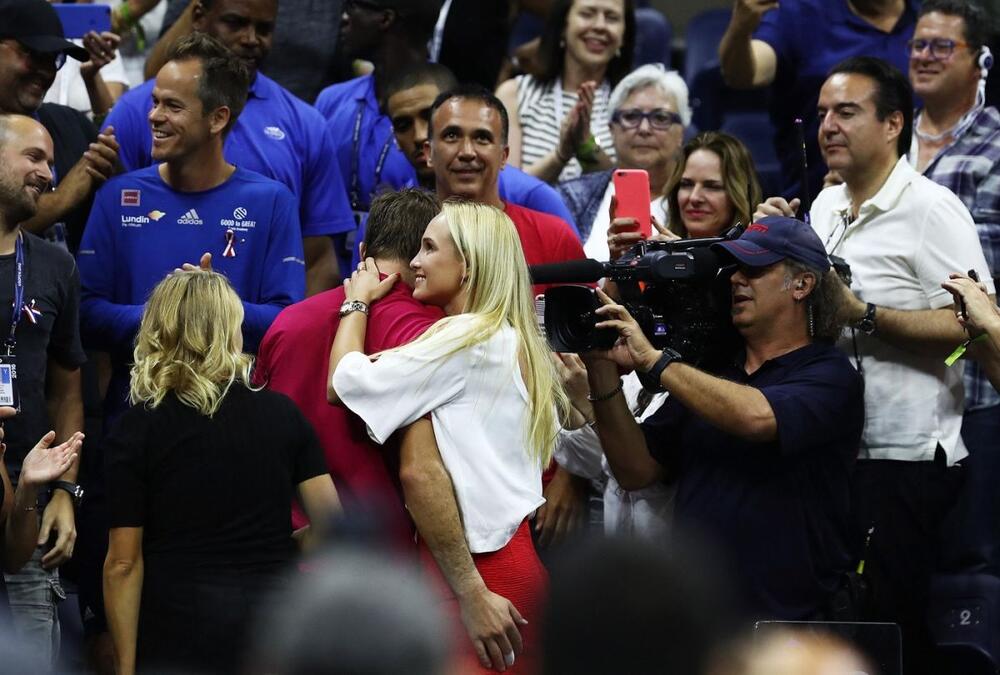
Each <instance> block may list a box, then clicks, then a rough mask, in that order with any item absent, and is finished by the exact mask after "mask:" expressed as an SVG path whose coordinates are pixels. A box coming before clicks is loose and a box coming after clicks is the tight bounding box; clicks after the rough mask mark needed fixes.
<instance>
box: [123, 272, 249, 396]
mask: <svg viewBox="0 0 1000 675" xmlns="http://www.w3.org/2000/svg"><path fill="white" fill-rule="evenodd" d="M242 324H243V304H242V303H241V302H240V299H239V297H238V296H237V295H236V291H234V290H233V287H232V286H230V285H229V281H227V280H226V278H225V277H224V276H222V275H221V274H219V273H217V272H206V271H201V270H198V271H193V272H174V273H173V274H171V275H170V276H168V277H167V278H166V279H164V280H163V281H161V282H160V283H159V284H157V286H156V288H154V289H153V292H152V294H151V295H150V296H149V300H148V301H147V302H146V309H145V311H144V312H143V314H142V324H141V325H140V326H139V334H138V336H137V337H136V341H135V352H134V355H135V365H133V366H132V386H131V390H130V391H129V400H130V401H131V402H132V404H133V405H137V404H139V403H144V404H146V405H147V406H149V407H150V408H155V407H157V406H158V405H160V403H162V402H163V399H164V398H165V397H166V395H167V394H168V393H170V392H173V393H174V394H175V395H176V396H177V398H179V399H180V400H181V402H182V403H184V404H185V405H188V406H190V407H192V408H194V409H195V410H197V411H198V412H200V413H201V414H203V415H208V416H211V415H213V414H215V412H216V411H217V410H218V409H219V406H220V405H221V404H222V399H223V398H224V397H225V395H226V392H228V391H229V388H230V387H231V386H232V385H233V383H234V382H239V383H240V384H242V385H244V386H247V387H249V386H250V368H251V366H252V364H253V359H252V358H251V357H250V356H248V355H246V354H244V353H243V351H242V346H241V342H240V327H241V325H242Z"/></svg>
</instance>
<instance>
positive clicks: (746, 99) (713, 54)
mask: <svg viewBox="0 0 1000 675" xmlns="http://www.w3.org/2000/svg"><path fill="white" fill-rule="evenodd" d="M730 15H731V11H730V10H728V9H710V10H706V11H704V12H702V13H700V14H698V15H696V16H695V17H694V18H692V19H691V21H690V22H688V25H687V32H686V35H685V42H686V44H687V48H686V51H685V53H684V81H685V82H687V84H688V89H689V90H690V92H691V109H692V117H693V120H694V123H695V124H696V125H697V126H698V128H700V129H719V128H721V127H722V125H723V120H724V119H725V118H726V117H727V116H728V115H729V114H730V113H743V112H766V111H767V109H768V102H769V96H770V90H769V89H767V88H764V89H755V90H747V91H739V90H736V89H731V88H729V87H727V86H726V84H725V82H723V80H722V71H721V69H720V67H719V42H721V41H722V36H723V34H725V32H726V26H728V25H729V17H730Z"/></svg>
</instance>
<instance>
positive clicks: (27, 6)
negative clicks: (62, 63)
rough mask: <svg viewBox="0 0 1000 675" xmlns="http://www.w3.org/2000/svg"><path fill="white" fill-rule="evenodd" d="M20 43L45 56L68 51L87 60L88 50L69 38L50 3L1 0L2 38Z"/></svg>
mask: <svg viewBox="0 0 1000 675" xmlns="http://www.w3.org/2000/svg"><path fill="white" fill-rule="evenodd" d="M2 38H10V39H14V40H17V41H18V42H20V43H21V44H22V45H24V46H25V47H27V48H28V49H32V50H34V51H36V52H41V53H43V54H55V53H58V52H65V53H66V54H67V55H68V56H72V57H73V58H74V59H76V60H77V61H87V60H89V59H90V55H89V54H87V50H86V49H84V48H83V47H80V46H79V45H75V44H73V43H72V42H70V41H69V40H67V39H66V37H65V33H64V32H63V26H62V21H60V20H59V15H58V14H56V10H55V9H54V8H53V7H52V5H50V4H49V3H48V2H47V0H0V39H2Z"/></svg>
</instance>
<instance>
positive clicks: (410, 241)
mask: <svg viewBox="0 0 1000 675" xmlns="http://www.w3.org/2000/svg"><path fill="white" fill-rule="evenodd" d="M439 210H440V203H439V202H438V200H437V198H436V197H435V196H434V195H433V194H431V193H429V192H426V191H424V190H403V191H401V192H389V193H385V194H383V195H380V196H379V197H378V198H377V199H376V200H374V201H373V203H372V209H371V216H370V220H369V226H368V231H367V233H366V236H365V242H364V244H362V246H363V247H364V248H363V249H362V255H363V256H365V255H367V256H371V257H374V258H375V259H376V261H377V262H378V267H379V270H381V271H382V272H383V273H384V274H392V273H393V272H399V274H400V277H401V280H400V281H399V282H398V283H397V284H396V286H395V287H394V288H393V290H392V292H390V293H389V295H388V296H386V297H385V298H384V299H382V300H380V301H379V302H378V303H377V304H375V305H373V307H372V314H371V318H370V320H369V325H368V333H367V335H366V338H365V352H366V353H368V354H374V353H377V352H380V351H383V350H385V349H391V348H392V347H398V346H399V345H401V344H405V343H407V342H409V341H411V340H413V339H414V338H415V337H417V336H418V335H420V334H421V333H423V332H424V331H425V330H426V329H427V328H428V327H429V326H430V325H431V324H432V323H434V322H435V321H437V320H438V319H439V318H441V316H442V314H441V311H440V310H439V309H438V308H436V307H428V306H426V305H423V304H421V303H419V302H417V301H416V300H414V299H413V295H412V284H413V272H412V271H411V270H410V267H409V265H410V260H411V259H412V258H413V256H415V255H416V253H417V251H418V250H419V248H420V237H421V236H422V235H423V232H424V229H425V227H426V226H427V223H428V222H429V221H430V220H431V219H432V218H433V217H434V216H436V215H437V214H438V211H439ZM343 303H344V289H343V287H337V288H333V289H331V290H329V291H325V292H323V293H319V294H317V295H314V296H312V297H310V298H307V299H306V300H305V301H303V302H299V303H296V304H294V305H292V306H290V307H287V308H285V309H284V310H282V312H281V313H280V314H279V315H278V318H277V319H275V321H274V323H272V324H271V327H270V329H269V330H268V331H267V334H266V335H265V336H264V340H263V341H262V342H261V345H260V351H259V352H258V354H257V366H256V369H255V371H254V381H255V382H256V383H257V384H259V385H266V386H267V387H268V388H269V389H272V390H274V391H279V392H281V393H283V394H285V395H287V396H288V397H289V398H291V399H292V400H293V401H295V403H297V404H298V406H299V408H301V410H302V412H303V414H305V416H306V417H307V418H308V419H309V421H310V422H312V425H313V427H314V428H315V429H316V433H317V435H318V436H319V438H320V441H321V442H322V444H323V449H324V452H325V454H326V462H327V466H328V467H329V469H330V475H331V476H332V477H333V480H334V482H335V483H336V485H337V491H338V492H339V493H340V495H341V501H342V502H343V503H344V509H345V511H346V512H347V513H348V514H350V513H352V512H354V513H356V514H360V513H364V514H365V516H366V517H368V516H371V515H372V514H374V515H375V517H377V518H378V519H379V520H380V521H382V523H384V525H385V526H386V531H387V534H388V537H389V539H390V540H391V542H392V543H393V544H396V545H399V546H409V547H412V545H413V524H412V523H411V522H410V519H409V517H408V516H407V514H406V510H405V509H404V507H403V503H402V500H401V498H400V491H399V482H398V479H397V475H398V473H397V470H396V467H395V466H394V465H395V464H397V463H398V456H397V453H394V452H391V453H386V452H385V451H384V449H382V448H380V447H379V446H377V445H375V444H374V443H372V442H371V440H370V439H369V438H368V433H367V431H366V430H365V425H364V423H363V422H362V421H361V420H360V419H359V418H358V417H356V416H355V415H352V414H351V413H350V411H349V410H347V409H346V408H343V407H338V406H333V405H330V404H329V403H327V400H326V378H325V373H326V364H327V360H328V359H329V356H330V345H331V344H332V343H333V337H334V335H336V333H337V325H338V323H339V319H338V312H339V311H340V306H341V305H342V304H343ZM292 520H293V525H294V526H295V527H296V528H298V527H302V526H303V525H306V524H307V522H308V521H306V519H305V515H304V514H303V513H302V511H301V509H300V508H299V506H298V505H297V504H294V505H293V513H292ZM380 524H381V523H380Z"/></svg>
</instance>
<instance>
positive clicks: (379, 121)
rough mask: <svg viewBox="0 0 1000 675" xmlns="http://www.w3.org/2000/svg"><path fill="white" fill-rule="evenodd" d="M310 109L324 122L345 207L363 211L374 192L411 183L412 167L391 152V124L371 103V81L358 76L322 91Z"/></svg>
mask: <svg viewBox="0 0 1000 675" xmlns="http://www.w3.org/2000/svg"><path fill="white" fill-rule="evenodd" d="M316 109H317V110H319V112H320V113H321V114H322V116H323V117H325V118H326V120H327V129H328V130H329V131H330V135H331V137H332V138H333V139H334V145H335V152H336V157H337V163H338V166H339V168H340V175H341V177H342V178H343V181H344V188H345V189H346V191H347V195H348V198H349V199H351V208H353V209H355V210H356V211H368V205H369V204H370V203H371V199H372V197H374V196H375V195H377V194H378V193H379V191H380V190H382V189H384V188H386V187H388V188H391V189H398V188H400V187H403V186H406V185H413V184H415V176H414V172H413V167H412V166H411V165H410V162H409V161H408V160H407V159H406V157H405V156H404V155H403V153H402V152H400V151H399V149H398V148H396V137H395V136H394V135H393V133H392V122H390V121H389V118H388V116H386V115H384V114H383V113H382V110H381V109H380V108H379V104H378V99H376V98H375V78H374V77H373V76H371V75H363V76H362V77H356V78H354V79H353V80H348V81H347V82H339V83H337V84H334V85H331V86H329V87H327V88H326V89H324V90H323V91H321V92H320V94H319V97H318V98H317V99H316ZM393 150H395V152H393ZM355 165H356V167H357V169H356V170H355ZM352 195H353V196H352Z"/></svg>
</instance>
